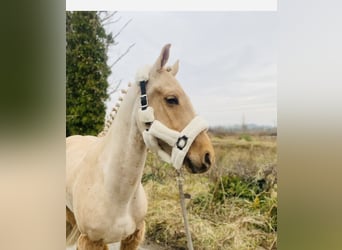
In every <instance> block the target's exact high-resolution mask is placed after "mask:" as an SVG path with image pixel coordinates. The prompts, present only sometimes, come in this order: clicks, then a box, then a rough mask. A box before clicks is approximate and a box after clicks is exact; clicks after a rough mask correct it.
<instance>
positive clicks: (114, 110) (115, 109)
mask: <svg viewBox="0 0 342 250" xmlns="http://www.w3.org/2000/svg"><path fill="white" fill-rule="evenodd" d="M128 87H131V83H128ZM121 94H123V95H126V94H127V90H125V89H121ZM122 101H123V96H119V98H118V100H117V102H116V104H115V105H114V107H113V108H112V111H111V112H110V114H109V117H107V118H106V122H105V126H104V128H103V130H102V131H101V132H100V133H99V134H98V135H97V137H103V136H105V135H106V134H107V132H108V130H109V128H110V126H111V125H112V123H113V121H114V119H115V115H116V114H117V113H118V110H119V108H120V104H121V102H122Z"/></svg>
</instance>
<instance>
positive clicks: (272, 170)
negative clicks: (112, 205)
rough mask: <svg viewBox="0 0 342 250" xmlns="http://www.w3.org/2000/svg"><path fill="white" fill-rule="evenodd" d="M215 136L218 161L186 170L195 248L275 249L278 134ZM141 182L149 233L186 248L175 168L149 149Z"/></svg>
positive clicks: (170, 245)
mask: <svg viewBox="0 0 342 250" xmlns="http://www.w3.org/2000/svg"><path fill="white" fill-rule="evenodd" d="M211 138H212V141H213V144H214V148H215V153H216V166H214V167H213V168H212V169H211V170H210V171H209V172H208V173H206V174H202V175H191V174H189V173H185V181H184V191H185V192H186V193H189V194H190V195H191V199H188V200H187V201H186V202H187V211H188V216H189V221H190V228H191V233H192V238H193V243H194V248H195V249H196V250H197V249H239V250H245V249H277V246H276V245H277V244H276V243H277V172H276V165H277V144H276V137H274V136H259V135H246V134H244V135H242V134H240V135H239V134H237V135H216V136H214V135H211ZM185 172H186V171H185ZM143 184H144V186H145V190H146V193H147V196H148V201H149V207H148V215H147V217H146V225H147V230H146V237H147V239H148V240H149V241H152V242H156V243H158V244H160V245H162V246H164V247H165V249H186V237H185V232H184V227H183V222H182V216H181V210H180V205H179V198H178V188H177V183H176V174H175V171H174V170H173V168H172V167H171V166H169V165H168V164H165V163H162V162H161V161H159V160H158V158H157V157H156V156H155V155H154V154H149V155H148V158H147V164H146V167H145V172H144V176H143Z"/></svg>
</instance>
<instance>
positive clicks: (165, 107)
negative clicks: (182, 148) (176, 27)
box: [147, 44, 215, 173]
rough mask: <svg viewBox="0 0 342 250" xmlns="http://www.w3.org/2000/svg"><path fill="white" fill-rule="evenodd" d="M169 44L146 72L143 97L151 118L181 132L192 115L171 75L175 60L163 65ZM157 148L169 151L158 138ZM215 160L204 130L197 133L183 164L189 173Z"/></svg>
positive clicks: (173, 71)
mask: <svg viewBox="0 0 342 250" xmlns="http://www.w3.org/2000/svg"><path fill="white" fill-rule="evenodd" d="M170 46H171V45H170V44H167V45H165V46H164V47H163V49H162V51H161V54H160V56H159V57H158V59H157V61H156V62H155V64H154V65H153V67H152V68H151V70H150V72H149V79H148V83H147V96H148V102H149V106H151V107H152V108H153V110H154V118H155V119H156V120H158V121H160V122H161V123H162V124H164V125H165V126H166V127H168V128H170V129H172V130H175V131H179V132H180V131H182V130H183V129H184V128H185V127H186V126H187V125H188V124H189V123H190V122H191V121H192V120H193V118H194V117H195V116H196V115H195V111H194V109H193V107H192V104H191V102H190V100H189V97H188V96H187V95H186V93H185V92H184V90H183V89H182V87H181V86H180V84H179V83H178V81H177V80H176V78H175V76H176V74H177V72H178V67H179V64H178V61H177V62H176V63H175V64H174V65H173V66H171V67H165V64H166V62H167V60H168V58H169V51H170ZM158 144H159V147H160V148H161V149H162V150H163V151H165V152H167V153H168V154H171V151H172V147H171V146H170V145H169V144H167V143H165V141H163V140H160V139H158ZM214 160H215V155H214V149H213V146H212V144H211V141H210V139H209V136H208V134H207V132H206V131H202V132H200V133H199V134H198V135H197V136H196V138H195V140H194V141H193V143H192V144H191V146H190V148H189V150H188V152H187V154H186V156H185V158H184V165H185V166H186V168H187V170H188V171H189V172H190V173H203V172H206V171H207V170H208V169H209V168H210V167H211V166H212V165H213V164H214Z"/></svg>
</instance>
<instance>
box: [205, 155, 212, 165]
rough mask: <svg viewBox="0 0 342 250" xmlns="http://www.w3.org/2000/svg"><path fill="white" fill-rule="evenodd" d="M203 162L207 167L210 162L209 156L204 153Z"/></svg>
mask: <svg viewBox="0 0 342 250" xmlns="http://www.w3.org/2000/svg"><path fill="white" fill-rule="evenodd" d="M204 162H205V163H206V164H208V166H210V165H211V161H210V154H209V153H206V154H205V156H204Z"/></svg>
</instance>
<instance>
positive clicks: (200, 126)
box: [135, 66, 208, 170]
mask: <svg viewBox="0 0 342 250" xmlns="http://www.w3.org/2000/svg"><path fill="white" fill-rule="evenodd" d="M149 72H150V67H149V66H145V67H144V68H142V69H141V70H139V71H138V73H137V75H136V79H135V81H136V84H140V82H147V81H148V79H149ZM141 98H144V99H145V102H146V103H145V104H144V106H143V108H144V109H139V114H138V115H139V121H140V122H142V123H145V124H146V123H148V124H151V126H150V128H149V129H148V130H145V131H144V132H143V138H144V142H145V144H146V146H147V147H148V148H149V149H150V150H152V151H153V152H156V153H157V154H158V155H159V157H160V158H161V159H162V160H163V161H165V162H167V163H171V164H172V165H173V167H174V168H176V169H177V170H179V169H180V168H181V167H182V166H183V161H184V158H185V156H186V154H187V153H188V151H189V149H190V146H191V144H192V143H193V141H194V140H195V138H196V137H197V136H198V135H199V134H200V133H201V132H202V131H204V130H207V129H208V125H207V123H206V121H205V120H203V119H202V118H201V117H199V116H196V117H195V118H193V119H192V120H191V121H190V123H189V124H188V125H187V126H186V127H185V128H184V129H183V130H182V131H181V132H178V131H176V130H173V129H170V128H168V127H166V126H165V125H164V124H163V123H161V122H160V121H158V120H155V119H154V111H153V108H152V107H150V106H148V101H147V97H146V94H145V93H142V95H141ZM158 139H160V140H162V141H164V142H165V143H167V144H168V145H170V146H171V147H172V152H171V156H170V155H169V154H168V153H166V152H165V151H164V150H163V149H162V148H161V147H160V146H159V144H158Z"/></svg>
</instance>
